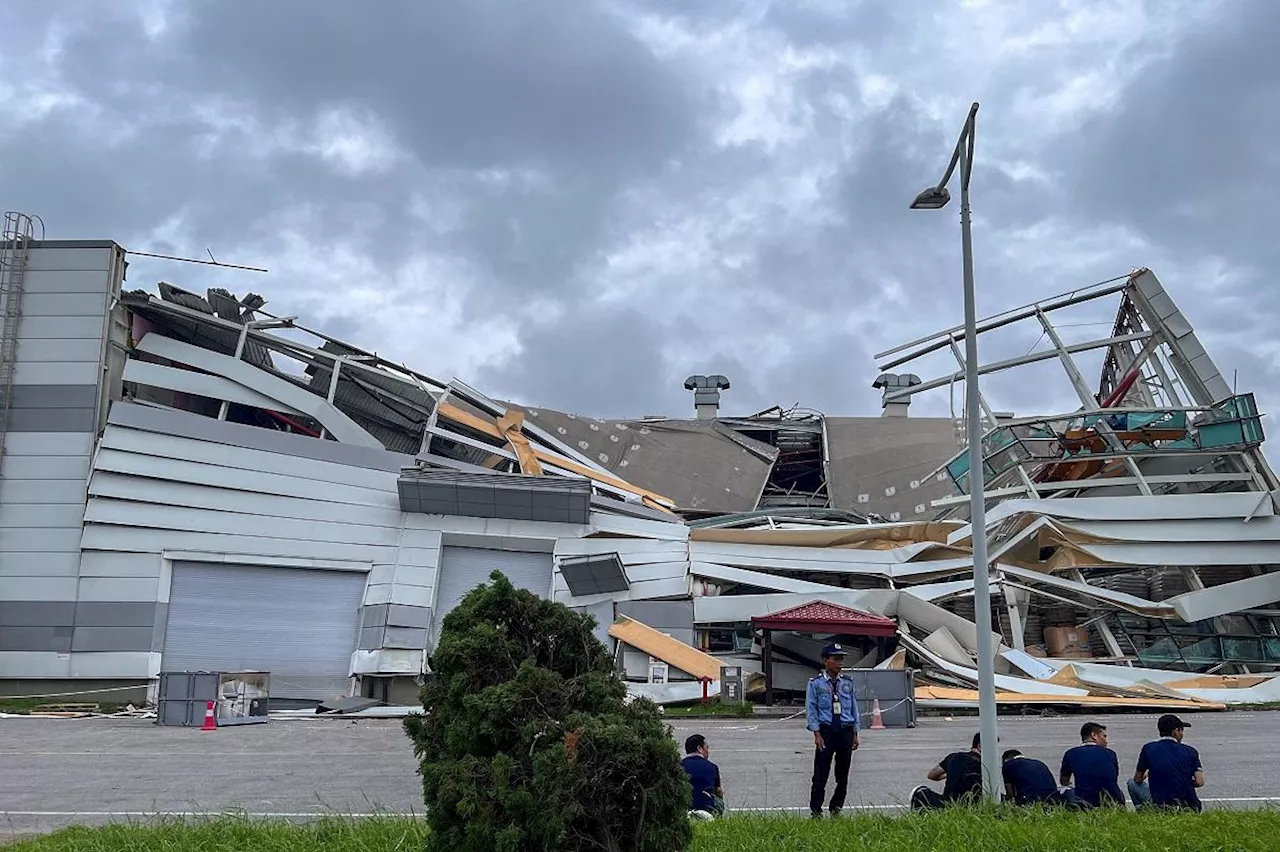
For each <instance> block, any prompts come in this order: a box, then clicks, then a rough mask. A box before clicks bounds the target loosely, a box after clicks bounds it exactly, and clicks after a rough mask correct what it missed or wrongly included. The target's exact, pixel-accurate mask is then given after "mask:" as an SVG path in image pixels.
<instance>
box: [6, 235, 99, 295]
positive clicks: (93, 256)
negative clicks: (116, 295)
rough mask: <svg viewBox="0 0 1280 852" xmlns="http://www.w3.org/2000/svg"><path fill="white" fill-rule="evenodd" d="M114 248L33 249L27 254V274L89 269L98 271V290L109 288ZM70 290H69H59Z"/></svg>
mask: <svg viewBox="0 0 1280 852" xmlns="http://www.w3.org/2000/svg"><path fill="white" fill-rule="evenodd" d="M112 251H113V249H112V248H110V247H108V246H103V247H101V248H46V247H41V248H37V249H32V250H31V252H30V253H29V254H28V256H27V275H28V276H32V275H33V274H34V273H36V272H40V273H45V272H48V271H50V270H54V271H77V272H78V271H87V270H94V271H97V272H98V280H99V282H100V283H99V285H98V287H97V290H96V291H95V292H97V291H105V290H106V289H107V286H108V283H107V270H108V269H110V268H111V252H112ZM59 292H68V291H65V290H63V291H59Z"/></svg>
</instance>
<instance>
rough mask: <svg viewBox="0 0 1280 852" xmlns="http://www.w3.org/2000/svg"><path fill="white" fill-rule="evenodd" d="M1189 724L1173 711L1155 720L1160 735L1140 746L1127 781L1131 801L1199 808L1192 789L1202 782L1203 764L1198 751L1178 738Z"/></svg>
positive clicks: (1157, 805) (1202, 784)
mask: <svg viewBox="0 0 1280 852" xmlns="http://www.w3.org/2000/svg"><path fill="white" fill-rule="evenodd" d="M1189 727H1191V726H1190V725H1188V724H1187V723H1186V722H1184V721H1182V720H1181V719H1179V718H1178V717H1177V716H1174V715H1173V714H1166V715H1164V716H1161V717H1160V720H1159V721H1158V722H1157V723H1156V730H1158V731H1159V732H1160V739H1158V740H1155V741H1154V742H1149V743H1147V744H1146V745H1144V746H1143V747H1142V751H1141V752H1140V753H1139V754H1138V768H1137V771H1135V772H1134V775H1133V779H1132V780H1131V781H1130V782H1129V795H1130V796H1132V797H1133V803H1134V804H1135V805H1137V806H1139V807H1142V806H1145V805H1154V806H1155V807H1158V808H1190V809H1191V810H1193V811H1198V810H1200V808H1201V805H1200V797H1199V796H1197V795H1196V789H1197V788H1199V787H1203V786H1204V767H1203V766H1201V765H1200V753H1199V752H1197V751H1196V750H1195V749H1194V748H1192V747H1191V746H1189V745H1186V744H1184V743H1183V742H1182V737H1183V733H1184V731H1185V729H1186V728H1189ZM1148 779H1149V782H1148Z"/></svg>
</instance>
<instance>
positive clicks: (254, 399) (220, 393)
mask: <svg viewBox="0 0 1280 852" xmlns="http://www.w3.org/2000/svg"><path fill="white" fill-rule="evenodd" d="M124 380H125V381H126V382H134V383H135V384H139V385H146V386H147V387H153V388H163V389H165V390H174V391H180V392H182V393H193V394H195V395H196V396H203V397H208V398H210V399H224V400H226V401H228V402H235V403H239V404H241V405H251V406H254V407H256V408H266V409H270V410H271V411H281V412H284V413H285V414H298V413H300V412H299V411H298V410H297V409H295V408H294V407H293V406H290V405H286V404H284V403H283V402H280V401H279V400H275V399H272V398H271V397H269V396H265V395H264V394H260V393H258V392H257V391H255V390H250V389H249V388H246V387H244V386H243V385H240V384H237V383H235V382H233V381H231V380H230V379H224V378H223V377H222V376H211V375H209V374H208V373H197V372H195V371H194V370H183V369H180V368H178V367H167V366H165V365H163V364H156V363H153V362H151V361H139V360H137V359H134V358H131V359H129V361H128V362H126V364H125V367H124Z"/></svg>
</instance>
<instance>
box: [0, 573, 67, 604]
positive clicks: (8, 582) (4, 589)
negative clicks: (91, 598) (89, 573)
mask: <svg viewBox="0 0 1280 852" xmlns="http://www.w3.org/2000/svg"><path fill="white" fill-rule="evenodd" d="M75 599H76V578H75V577H12V576H9V575H8V574H5V575H0V600H4V601H73V600H75Z"/></svg>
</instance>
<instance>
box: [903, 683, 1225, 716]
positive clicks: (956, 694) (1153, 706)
mask: <svg viewBox="0 0 1280 852" xmlns="http://www.w3.org/2000/svg"><path fill="white" fill-rule="evenodd" d="M996 703H997V704H1009V705H1014V706H1031V707H1035V706H1053V707H1081V708H1084V707H1090V708H1097V709H1098V710H1106V709H1108V708H1121V707H1123V708H1128V709H1132V710H1150V711H1159V710H1171V711H1177V710H1182V711H1197V710H1225V709H1227V708H1226V705H1225V704H1221V703H1209V702H1203V701H1193V700H1185V701H1179V700H1175V699H1171V698H1170V699H1159V698H1120V697H1115V696H1099V695H1075V696H1068V695H1057V694H1042V695H1037V694H1035V693H1026V692H997V693H996ZM916 706H918V707H923V708H934V709H943V708H953V709H957V710H960V709H967V710H976V709H977V708H978V690H976V689H960V688H956V687H948V686H917V687H916Z"/></svg>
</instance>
